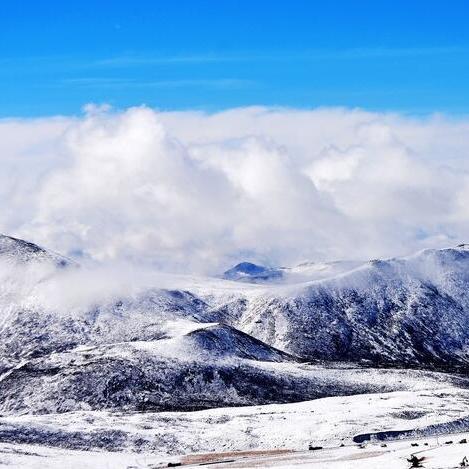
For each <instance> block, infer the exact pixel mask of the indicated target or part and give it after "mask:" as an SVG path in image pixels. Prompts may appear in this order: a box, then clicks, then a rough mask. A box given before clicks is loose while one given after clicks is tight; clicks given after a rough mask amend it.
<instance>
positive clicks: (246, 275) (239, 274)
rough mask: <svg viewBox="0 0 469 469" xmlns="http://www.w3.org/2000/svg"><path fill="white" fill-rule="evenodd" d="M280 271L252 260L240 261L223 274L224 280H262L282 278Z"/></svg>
mask: <svg viewBox="0 0 469 469" xmlns="http://www.w3.org/2000/svg"><path fill="white" fill-rule="evenodd" d="M282 275H283V273H282V271H281V270H276V269H272V268H269V267H264V266H262V265H257V264H253V263H252V262H240V263H239V264H236V265H235V266H234V267H232V268H231V269H229V270H227V271H226V272H225V273H224V274H223V278H224V279H226V280H236V281H242V282H262V281H267V280H278V279H281V278H282Z"/></svg>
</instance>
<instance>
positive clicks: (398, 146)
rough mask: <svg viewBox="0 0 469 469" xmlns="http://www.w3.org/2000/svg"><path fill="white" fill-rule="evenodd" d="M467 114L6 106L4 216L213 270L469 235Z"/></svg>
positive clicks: (93, 249)
mask: <svg viewBox="0 0 469 469" xmlns="http://www.w3.org/2000/svg"><path fill="white" fill-rule="evenodd" d="M468 131H469V120H466V119H464V118H460V119H455V118H448V117H443V116H438V115H435V116H431V117H426V118H411V117H406V116H402V115H398V114H387V113H371V112H365V111H360V110H348V109H338V108H337V109H327V108H326V109H317V110H311V111H305V110H294V109H270V108H255V107H253V108H243V109H233V110H229V111H225V112H220V113H215V114H206V113H200V112H157V111H154V110H151V109H148V108H145V107H139V108H131V109H128V110H125V111H119V112H114V111H112V109H109V108H107V107H97V106H88V107H87V108H86V112H85V114H84V115H83V116H82V117H80V118H65V117H64V118H44V119H34V120H27V119H16V120H4V121H0V164H1V167H2V171H1V172H0V196H1V198H0V227H1V230H2V231H3V232H5V233H7V234H12V235H16V236H20V237H24V238H26V239H29V240H32V241H35V242H37V243H40V244H42V245H44V246H46V247H50V248H52V249H54V250H56V251H59V252H62V253H64V254H68V255H73V256H80V257H82V259H84V260H89V261H90V262H102V263H105V262H107V261H130V262H133V263H136V264H138V265H143V264H145V265H150V266H154V267H156V268H158V269H162V270H169V271H190V272H204V273H214V272H217V271H219V270H220V269H223V268H225V267H227V266H229V265H230V264H232V263H233V262H236V261H239V260H243V259H250V260H254V261H259V262H264V263H267V264H277V265H278V264H283V265H292V264H295V263H297V262H300V261H303V260H325V259H339V258H341V259H344V258H346V259H351V258H353V259H357V258H360V259H366V258H371V257H381V256H391V255H398V254H406V253H410V252H412V251H415V250H418V249H421V248H424V247H439V246H446V245H452V244H455V243H459V242H463V241H465V240H468V239H469V216H468V215H469V210H468V208H467V207H468V203H469V158H468V156H469V154H468V152H469V132H468Z"/></svg>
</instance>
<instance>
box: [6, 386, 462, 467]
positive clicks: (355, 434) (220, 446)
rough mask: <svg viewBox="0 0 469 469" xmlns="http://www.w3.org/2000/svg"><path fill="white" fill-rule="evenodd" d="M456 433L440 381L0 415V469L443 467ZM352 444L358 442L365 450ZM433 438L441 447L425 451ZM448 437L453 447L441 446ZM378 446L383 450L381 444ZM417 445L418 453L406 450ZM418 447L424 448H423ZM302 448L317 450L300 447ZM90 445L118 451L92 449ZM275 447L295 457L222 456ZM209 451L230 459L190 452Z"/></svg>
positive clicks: (458, 407) (457, 406) (455, 406)
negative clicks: (223, 404) (234, 402)
mask: <svg viewBox="0 0 469 469" xmlns="http://www.w3.org/2000/svg"><path fill="white" fill-rule="evenodd" d="M409 431H411V433H409ZM380 432H397V433H391V434H387V435H386V434H382V433H380ZM464 432H469V390H465V389H459V388H456V387H452V386H450V387H444V386H443V384H442V386H441V387H435V386H433V387H432V388H431V389H421V390H413V391H399V392H391V393H381V394H366V395H355V396H348V397H342V396H341V397H330V398H324V399H317V400H314V401H308V402H302V403H297V404H273V405H266V406H255V407H240V408H223V409H210V410H204V411H198V412H161V413H131V414H130V413H110V412H73V413H67V414H53V415H50V414H49V415H22V416H8V417H2V418H1V419H0V440H1V441H5V442H6V443H3V444H1V446H0V462H2V463H3V464H5V465H8V467H61V468H64V467H67V468H75V467H76V468H84V467H96V468H103V467H113V468H121V467H122V468H127V467H166V466H167V464H168V462H181V463H183V464H184V465H186V464H190V463H196V464H200V463H201V462H202V463H203V462H207V461H209V462H216V461H222V460H230V461H232V460H233V459H234V460H235V462H234V463H233V462H232V463H230V465H229V466H228V465H227V464H226V467H256V466H257V467H292V466H295V465H302V464H303V465H305V466H308V465H309V466H311V465H313V466H314V464H315V465H317V467H337V466H336V465H335V464H337V462H338V461H341V465H340V466H339V467H350V468H354V467H363V468H368V467H407V463H406V461H405V459H404V456H407V457H408V456H409V455H410V453H411V452H416V451H418V450H419V449H422V450H423V449H424V450H425V454H426V453H427V452H428V456H429V457H430V455H431V456H432V458H433V459H432V460H431V461H433V462H435V461H436V462H435V464H436V465H435V464H433V462H432V464H433V465H430V464H429V465H426V466H425V467H441V468H443V467H445V468H446V467H455V466H456V462H457V461H458V458H459V460H460V459H462V457H463V456H464V454H466V453H465V452H466V451H467V453H468V455H469V445H464V444H461V445H460V444H459V443H458V442H459V440H461V439H462V438H464V437H465V436H464V435H463V436H461V435H457V436H448V435H449V434H451V433H464ZM367 434H371V440H370V441H371V442H370V441H368V440H367V438H369V437H368V435H367ZM437 436H439V438H437ZM399 438H401V440H400V441H397V442H392V440H396V439H399ZM357 440H365V441H366V442H367V443H365V444H366V445H367V446H366V448H361V447H360V446H362V445H360V444H359V443H357ZM437 440H438V442H439V443H441V444H442V445H443V446H442V448H440V449H433V447H434V446H435V445H436V444H437ZM449 440H452V441H453V442H454V444H453V445H445V442H446V441H449ZM384 441H386V445H387V446H386V447H383V446H381V445H382V444H383V442H384ZM417 441H418V442H419V444H420V446H419V448H416V447H412V446H411V443H413V442H417ZM424 442H427V443H428V444H429V446H428V447H427V446H423V443H424ZM39 444H45V445H49V447H44V446H39ZM310 444H312V445H314V446H322V447H323V448H324V449H322V450H319V451H308V446H309V445H310ZM50 445H55V447H54V448H52V447H50ZM341 445H344V446H341ZM98 446H101V447H104V448H106V447H107V448H109V449H113V450H118V451H109V450H97V449H94V448H97V447H98ZM70 448H81V450H77V449H70ZM278 449H288V450H291V451H294V453H279V454H277V453H274V454H272V455H268V456H266V455H263V456H257V455H255V454H254V455H243V454H241V455H232V454H229V452H233V451H259V450H262V451H266V450H278ZM85 450H87V451H85ZM430 450H431V451H430ZM304 451H306V453H304ZM213 452H215V453H228V455H223V454H218V455H214V456H211V457H210V456H209V457H207V458H206V457H202V458H194V457H193V456H190V455H191V454H194V453H213ZM450 456H451V457H450ZM446 457H448V459H447V460H446V459H445V458H446ZM438 458H439V459H438ZM443 460H444V461H446V462H445V464H447V465H444V464H442V463H441V461H443ZM236 461H238V462H236ZM429 461H430V460H429ZM380 464H382V466H380Z"/></svg>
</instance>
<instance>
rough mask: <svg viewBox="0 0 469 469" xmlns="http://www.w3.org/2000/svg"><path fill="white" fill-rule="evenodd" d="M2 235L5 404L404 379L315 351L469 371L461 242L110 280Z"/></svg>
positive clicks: (160, 402)
mask: <svg viewBox="0 0 469 469" xmlns="http://www.w3.org/2000/svg"><path fill="white" fill-rule="evenodd" d="M2 239H3V241H2V242H3V245H4V249H3V251H2V252H3V254H2V255H0V274H1V276H2V279H1V280H2V282H0V305H1V314H2V317H1V327H0V339H1V340H0V382H1V384H2V386H1V388H0V398H1V399H0V409H1V410H2V411H3V412H10V413H11V412H17V411H21V412H63V411H67V410H79V409H102V408H112V409H118V408H122V409H134V410H137V409H189V408H205V407H217V406H220V405H224V406H226V405H246V404H248V403H274V402H292V401H299V400H305V399H312V398H317V397H324V396H334V395H338V394H344V395H347V394H353V393H360V392H379V391H383V390H388V391H392V390H397V389H402V387H401V384H402V383H399V382H398V381H394V380H391V382H390V383H388V384H387V387H383V386H382V385H379V384H376V383H374V382H371V381H369V380H368V379H367V378H366V375H365V374H364V373H363V372H360V373H358V375H357V376H352V375H351V374H348V375H347V374H344V373H343V372H340V373H338V374H337V375H328V374H327V373H328V372H327V371H325V370H324V369H321V370H320V372H319V371H318V370H317V369H314V367H313V368H308V367H305V366H304V365H301V361H305V360H326V361H329V362H331V365H330V366H331V367H336V366H337V364H335V363H334V362H361V363H364V364H366V365H368V366H370V365H375V366H376V365H380V366H381V365H383V364H384V365H393V366H401V367H403V366H404V367H409V366H410V367H420V368H427V369H434V368H435V367H440V368H444V369H447V370H449V371H456V370H467V368H468V344H469V329H468V328H467V324H468V320H469V300H468V295H467V287H468V286H469V250H468V249H467V248H466V247H465V246H461V247H458V248H451V249H443V250H428V251H423V252H421V253H418V254H416V255H414V256H410V257H407V258H397V259H390V260H376V261H371V262H368V263H364V264H361V265H359V266H356V265H355V264H342V263H341V264H340V266H337V265H335V267H330V268H329V270H328V269H325V270H328V272H329V274H328V275H326V276H325V277H324V278H318V279H316V280H313V281H308V282H303V277H302V278H301V282H299V283H291V282H290V281H289V282H283V283H278V282H277V281H275V282H274V283H269V282H267V283H263V284H250V283H245V282H234V281H229V280H221V279H209V278H196V277H191V276H165V275H162V274H155V275H154V276H152V275H150V276H149V277H147V278H145V281H144V282H142V283H141V284H136V285H134V286H132V287H131V288H130V287H128V285H127V283H128V282H126V281H122V282H121V284H119V285H117V287H115V288H114V285H111V286H109V285H108V283H111V284H112V283H113V282H114V281H115V280H114V277H112V276H110V275H108V273H106V272H105V275H102V276H101V277H100V276H99V275H97V274H96V273H94V272H92V271H87V270H86V269H85V268H80V269H63V268H62V267H63V264H62V263H61V262H60V261H59V262H57V259H60V257H59V258H57V255H55V254H49V253H48V251H46V250H45V249H42V248H39V247H37V246H35V245H31V244H30V243H27V242H23V241H21V240H15V239H14V238H5V237H4V238H2ZM12 259H13V261H14V263H15V268H11V263H12ZM15 259H16V260H15ZM44 259H45V261H44ZM44 263H45V264H47V266H46V267H47V268H45V270H44V265H43V264H44ZM2 266H3V270H2ZM5 266H6V267H5ZM316 267H317V266H316ZM311 268H312V267H311V265H308V266H303V267H302V268H301V269H300V270H302V269H303V270H304V269H306V270H308V269H311ZM313 270H315V268H313ZM319 270H324V269H319ZM38 272H39V274H38ZM303 273H304V272H303ZM310 274H311V272H310ZM291 278H293V277H290V280H291ZM329 373H331V372H329Z"/></svg>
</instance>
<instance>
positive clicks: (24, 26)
mask: <svg viewBox="0 0 469 469" xmlns="http://www.w3.org/2000/svg"><path fill="white" fill-rule="evenodd" d="M468 23H469V2H467V1H455V0H450V1H445V2H443V1H431V0H427V1H416V0H415V1H408V0H407V1H399V0H394V1H392V2H391V1H387V0H382V1H376V0H375V1H360V0H356V1H327V2H325V1H321V2H319V1H313V0H310V1H307V0H304V1H300V0H289V1H280V0H278V1H275V0H270V1H264V0H257V1H256V0H251V1H234V0H223V1H215V0H212V1H207V0H197V1H194V0H192V1H187V0H172V1H142V0H133V1H118V0H114V1H109V0H100V1H89V0H82V1H80V2H78V1H74V2H64V1H55V0H48V1H47V0H42V1H38V0H30V1H27V0H23V1H21V0H15V1H12V0H5V1H3V2H1V4H0V116H2V117H6V116H38V115H53V114H77V113H79V112H80V109H81V108H82V106H83V105H84V104H86V103H89V102H95V103H103V102H106V103H109V104H111V105H113V106H115V107H117V108H122V107H127V106H132V105H140V104H147V105H149V106H152V107H156V108H160V109H163V110H167V109H203V110H209V111H213V110H219V109H225V108H229V107H234V106H247V105H279V106H294V107H301V108H312V107H317V106H347V107H357V106H358V107H362V108H365V109H372V110H397V111H402V112H409V113H417V114H419V113H428V112H434V111H442V112H447V113H458V114H459V113H464V114H465V113H467V112H468V111H469V86H468V84H469V28H468V26H467V25H468Z"/></svg>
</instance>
